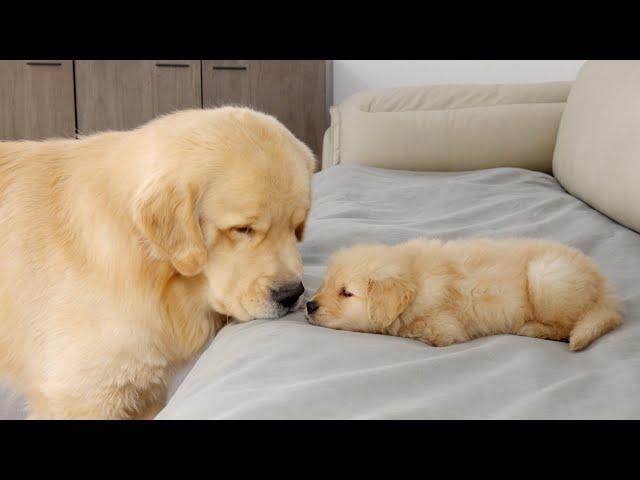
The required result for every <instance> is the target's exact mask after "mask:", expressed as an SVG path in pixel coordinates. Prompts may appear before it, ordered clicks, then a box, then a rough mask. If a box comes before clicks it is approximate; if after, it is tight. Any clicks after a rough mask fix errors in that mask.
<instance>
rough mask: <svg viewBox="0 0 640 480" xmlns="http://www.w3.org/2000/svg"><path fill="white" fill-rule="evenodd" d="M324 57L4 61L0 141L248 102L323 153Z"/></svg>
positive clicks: (327, 100)
mask: <svg viewBox="0 0 640 480" xmlns="http://www.w3.org/2000/svg"><path fill="white" fill-rule="evenodd" d="M331 77H332V72H331V62H328V61H325V60H60V61H57V60H54V61H49V60H48V61H42V62H37V61H0V139H18V138H29V139H41V138H47V137H57V136H58V137H59V136H66V137H72V136H74V135H76V134H79V135H86V134H90V133H94V132H97V131H102V130H126V129H131V128H135V127H137V126H139V125H141V124H143V123H145V122H147V121H148V120H150V119H152V118H154V117H156V116H158V115H162V114H165V113H169V112H172V111H175V110H181V109H185V108H203V107H204V108H209V107H218V106H223V105H244V106H248V107H252V108H256V109H258V110H261V111H263V112H266V113H269V114H271V115H274V116H275V117H277V118H278V119H279V120H280V121H281V122H282V123H283V124H284V125H286V126H287V127H288V128H289V129H290V130H291V131H292V132H293V133H294V134H295V135H296V136H297V137H298V138H299V139H300V140H302V141H303V142H305V143H306V144H307V145H308V146H309V147H310V148H311V150H313V152H314V153H315V154H316V157H318V158H320V157H321V154H322V136H323V134H324V132H325V130H326V129H327V127H328V124H329V118H328V112H329V105H330V104H331V100H332V99H331V96H332V91H331V84H332V80H331Z"/></svg>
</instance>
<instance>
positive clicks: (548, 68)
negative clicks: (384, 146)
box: [333, 60, 584, 104]
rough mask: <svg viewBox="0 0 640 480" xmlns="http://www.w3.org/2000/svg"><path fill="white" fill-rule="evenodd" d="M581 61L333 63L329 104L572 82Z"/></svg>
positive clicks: (336, 61)
mask: <svg viewBox="0 0 640 480" xmlns="http://www.w3.org/2000/svg"><path fill="white" fill-rule="evenodd" d="M583 63H584V60H334V61H333V103H334V104H337V103H340V102H341V101H342V100H343V99H344V98H346V97H348V96H349V95H351V94H353V93H356V92H359V91H362V90H373V89H378V88H386V87H399V86H405V85H429V84H438V83H529V82H553V81H557V80H573V79H575V77H576V74H577V73H578V70H579V69H580V66H581V65H582V64H583Z"/></svg>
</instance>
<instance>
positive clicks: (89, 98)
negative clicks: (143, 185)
mask: <svg viewBox="0 0 640 480" xmlns="http://www.w3.org/2000/svg"><path fill="white" fill-rule="evenodd" d="M76 97H77V112H78V131H79V133H80V134H88V133H92V132H96V131H102V130H127V129H130V128H135V127H137V126H139V125H141V124H143V123H145V122H147V121H148V120H151V119H152V118H154V117H156V116H158V115H162V114H165V113H169V112H172V111H175V110H181V109H185V108H200V107H201V106H202V93H201V76H200V61H199V60H77V61H76Z"/></svg>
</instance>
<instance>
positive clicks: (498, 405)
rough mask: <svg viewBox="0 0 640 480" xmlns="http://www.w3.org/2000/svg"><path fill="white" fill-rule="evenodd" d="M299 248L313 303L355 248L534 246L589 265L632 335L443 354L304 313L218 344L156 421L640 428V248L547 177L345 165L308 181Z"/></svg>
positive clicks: (246, 327)
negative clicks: (334, 265)
mask: <svg viewBox="0 0 640 480" xmlns="http://www.w3.org/2000/svg"><path fill="white" fill-rule="evenodd" d="M313 186H314V203H313V209H312V213H311V216H310V221H309V224H308V227H307V237H306V240H305V242H304V243H303V244H302V247H301V249H302V256H303V261H304V265H305V280H304V282H305V285H306V286H307V288H308V290H310V291H314V290H315V289H316V288H317V287H318V286H319V282H320V279H321V276H322V274H323V271H324V268H325V264H326V261H327V258H328V256H329V255H330V254H331V252H332V251H333V250H335V249H336V248H338V247H342V246H347V245H352V244H354V243H357V242H374V241H376V242H385V243H396V242H402V241H405V240H408V239H411V238H414V237H417V236H431V237H439V238H442V239H454V238H468V237H478V236H482V237H494V238H504V237H514V236H528V237H540V238H549V239H553V240H559V241H562V242H565V243H567V244H569V245H572V246H575V247H577V248H579V249H580V250H582V251H583V252H585V253H587V254H589V255H591V256H592V257H594V258H595V259H596V261H597V262H598V263H599V264H600V266H601V268H602V270H603V271H604V273H605V274H607V275H608V276H609V277H610V279H611V281H612V283H613V285H614V286H615V287H616V288H617V290H618V292H619V294H620V296H621V298H622V300H623V306H624V317H625V323H624V324H623V326H622V327H620V328H619V329H618V330H616V331H614V332H612V333H610V334H608V335H606V336H604V337H602V338H601V339H599V340H597V341H596V342H595V343H594V344H593V345H592V346H591V347H589V348H588V349H587V350H585V351H583V352H579V353H572V352H570V351H569V349H568V348H567V344H565V343H560V342H552V341H546V340H538V339H531V338H525V337H517V336H510V335H500V336H493V337H486V338H481V339H477V340H474V341H472V342H468V343H465V344H460V345H453V346H450V347H446V348H433V347H429V346H427V345H424V344H422V343H419V342H417V341H413V340H408V339H403V338H394V337H388V336H382V335H369V334H359V333H352V332H343V331H334V330H329V329H325V328H321V327H314V326H311V325H308V324H307V323H306V321H305V319H304V317H303V315H302V313H301V312H298V313H295V314H292V315H289V316H287V317H285V318H282V319H280V320H256V321H252V322H249V323H245V324H232V325H229V326H227V327H225V328H224V329H222V331H221V332H220V333H219V334H218V336H217V337H216V338H215V339H214V340H213V342H212V344H211V345H210V346H209V348H208V349H207V350H206V351H205V352H204V353H203V355H202V356H201V357H200V359H199V360H198V362H197V363H196V364H195V366H194V368H193V369H192V370H191V372H190V373H189V374H188V375H187V377H186V379H185V380H184V382H182V384H181V385H180V387H179V388H178V390H177V392H176V393H175V395H174V396H173V398H172V399H171V401H170V402H169V403H168V405H167V407H166V408H165V409H164V410H163V411H162V412H161V413H160V415H159V417H158V418H160V419H216V418H241V419H250V418H277V419H301V418H311V419H336V418H337V419H344V418H357V419H365V418H419V419H461V418H472V419H543V418H550V419H555V418H608V419H612V418H620V419H624V418H636V419H637V418H640V348H639V347H640V235H638V234H637V233H635V232H633V231H631V230H629V229H627V228H625V227H623V226H620V225H618V224H617V223H615V222H613V221H611V220H610V219H608V218H607V217H605V216H604V215H602V214H600V213H598V212H597V211H595V210H593V209H591V208H590V207H589V206H587V205H586V204H584V203H583V202H581V201H579V200H577V199H575V198H574V197H572V196H570V195H568V194H567V193H565V192H564V191H563V189H562V188H561V187H560V186H559V185H558V183H557V182H556V181H555V180H554V179H553V178H552V177H551V176H549V175H546V174H543V173H537V172H532V171H528V170H522V169H511V168H500V169H491V170H482V171H475V172H463V173H416V172H404V171H392V170H384V169H374V168H367V167H361V166H340V167H334V168H330V169H328V170H326V171H323V172H321V173H318V174H316V175H315V178H314V185H313Z"/></svg>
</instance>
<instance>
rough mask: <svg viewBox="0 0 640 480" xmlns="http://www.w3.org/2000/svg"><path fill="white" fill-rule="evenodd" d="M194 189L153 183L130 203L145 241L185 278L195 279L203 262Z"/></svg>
mask: <svg viewBox="0 0 640 480" xmlns="http://www.w3.org/2000/svg"><path fill="white" fill-rule="evenodd" d="M197 200H198V192H197V189H196V187H194V186H186V185H177V184H174V183H171V182H163V181H161V180H155V181H151V182H149V183H147V185H145V187H143V188H142V189H141V190H140V192H139V193H138V195H137V198H136V199H135V201H134V208H133V210H134V221H135V223H136V225H137V226H138V228H139V229H140V230H141V232H142V233H143V235H144V236H145V237H146V238H147V240H148V241H149V242H150V243H151V244H152V245H153V246H154V247H156V248H157V249H158V250H160V252H162V253H163V254H164V255H165V256H166V257H167V258H168V259H169V260H170V261H171V263H172V264H173V266H174V267H175V269H176V270H177V271H178V272H179V273H181V274H182V275H185V276H188V277H190V276H193V275H197V274H198V273H200V272H201V271H202V269H203V268H204V265H205V263H206V261H207V249H206V247H205V245H204V240H203V237H202V230H201V229H200V224H199V221H198V216H197V214H196V204H197Z"/></svg>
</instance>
